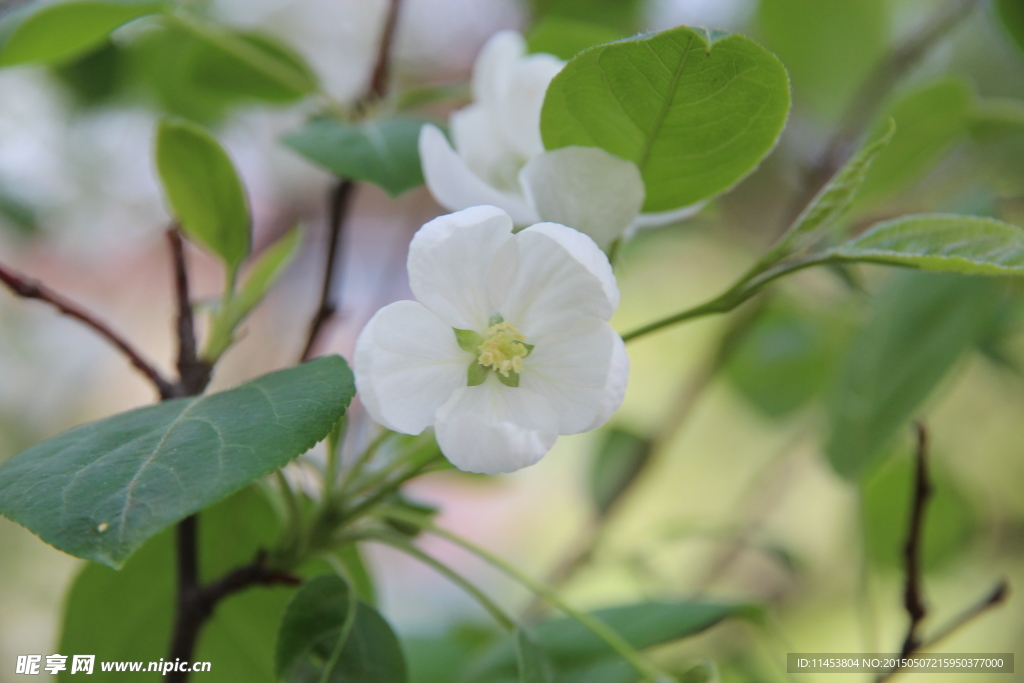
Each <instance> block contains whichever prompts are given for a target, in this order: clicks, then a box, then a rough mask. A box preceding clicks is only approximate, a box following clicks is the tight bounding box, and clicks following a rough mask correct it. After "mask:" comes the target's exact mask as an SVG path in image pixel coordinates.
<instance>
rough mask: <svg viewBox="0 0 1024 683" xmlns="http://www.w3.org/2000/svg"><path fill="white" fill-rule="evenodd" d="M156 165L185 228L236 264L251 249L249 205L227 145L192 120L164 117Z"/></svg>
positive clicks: (232, 266)
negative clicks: (226, 148)
mask: <svg viewBox="0 0 1024 683" xmlns="http://www.w3.org/2000/svg"><path fill="white" fill-rule="evenodd" d="M156 165H157V169H158V170H159V172H160V179H161V180H162V181H163V185H164V191H165V192H166V193H167V198H168V200H169V201H170V204H171V208H172V209H173V212H174V214H175V216H176V217H177V219H178V220H179V221H180V222H181V227H182V229H183V230H184V231H185V234H186V235H188V237H189V239H191V240H193V241H195V242H198V243H199V244H201V245H203V246H204V247H206V248H207V249H209V250H210V251H211V252H213V253H214V254H216V255H217V256H219V257H220V258H221V259H223V260H224V262H225V263H226V264H227V266H228V268H229V269H231V270H237V269H238V267H239V266H240V265H241V263H242V261H244V260H245V258H246V257H247V256H248V255H249V249H250V237H249V224H250V219H249V209H248V207H247V206H246V201H245V191H244V190H243V189H242V183H241V181H240V180H239V178H238V173H237V172H236V171H235V167H234V165H233V164H232V163H231V159H230V158H229V157H228V155H227V153H226V152H225V151H224V149H223V148H222V147H221V146H220V144H219V143H218V142H217V141H216V140H215V139H214V138H213V136H212V135H210V134H209V133H207V132H206V131H205V130H203V129H202V128H201V127H199V126H197V125H195V124H193V123H188V122H186V121H180V120H170V119H163V120H161V121H160V124H159V126H158V127H157V135H156Z"/></svg>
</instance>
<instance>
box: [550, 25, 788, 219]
mask: <svg viewBox="0 0 1024 683" xmlns="http://www.w3.org/2000/svg"><path fill="white" fill-rule="evenodd" d="M788 112H789V79H788V77H787V75H786V70H785V68H784V67H783V66H782V64H781V63H780V62H779V60H777V59H776V58H775V57H774V56H773V55H772V54H771V53H769V52H768V51H766V50H765V49H764V48H762V47H761V46H760V45H758V44H757V43H755V42H754V41H752V40H750V39H749V38H746V37H744V36H741V35H738V34H732V35H725V34H718V33H712V32H708V31H706V30H704V29H691V28H687V27H685V26H680V27H678V28H674V29H671V30H668V31H662V32H661V33H657V34H654V35H653V36H644V37H640V38H637V39H630V40H622V41H618V42H615V43H609V44H607V45H599V46H597V47H594V48H590V49H589V50H585V51H583V52H582V53H580V54H579V55H578V56H577V57H575V58H574V59H573V60H572V61H570V62H569V64H568V65H566V67H565V68H564V69H563V70H562V71H561V72H560V73H559V74H558V75H557V76H555V78H554V80H553V81H552V82H551V85H550V86H548V90H547V95H546V97H545V99H544V108H543V110H542V114H541V133H542V135H543V138H544V146H545V147H546V148H547V149H549V150H553V149H559V148H561V147H568V146H570V145H581V146H584V147H588V146H589V147H595V146H596V147H601V148H603V149H605V150H606V151H608V152H610V153H612V154H614V155H616V156H618V157H621V158H623V159H626V160H627V161H632V162H633V163H635V164H636V165H637V167H638V168H639V169H640V172H641V174H642V176H643V179H644V184H645V186H646V191H647V198H646V201H645V203H644V211H648V212H654V211H667V210H671V209H676V208H679V207H682V206H689V205H691V204H696V203H697V202H700V201H703V200H706V199H708V198H710V197H713V196H714V195H717V194H719V193H721V192H724V191H725V190H727V189H729V188H730V187H732V186H733V185H735V184H736V183H737V182H739V181H740V179H742V178H743V177H744V176H746V175H747V174H748V173H750V172H751V171H752V170H754V168H755V167H756V166H757V165H758V163H760V161H761V160H762V159H763V158H764V157H765V155H767V154H768V152H770V151H771V149H772V148H773V147H774V146H775V142H776V141H777V140H778V137H779V134H780V133H781V132H782V127H783V125H785V122H786V116H787V114H788Z"/></svg>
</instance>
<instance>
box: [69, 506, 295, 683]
mask: <svg viewBox="0 0 1024 683" xmlns="http://www.w3.org/2000/svg"><path fill="white" fill-rule="evenodd" d="M199 529H200V533H199V543H200V545H199V558H200V562H201V566H200V574H201V578H202V580H203V581H211V580H213V579H215V578H219V577H220V576H222V575H223V574H224V573H225V572H227V571H229V570H231V569H234V568H236V567H238V566H241V565H244V564H248V563H249V562H252V560H253V558H254V557H255V555H256V553H257V551H258V550H260V549H261V548H267V547H269V546H270V545H271V544H272V543H273V541H274V540H275V537H276V534H277V531H278V520H277V517H276V515H275V514H274V512H273V510H272V509H271V507H270V505H269V504H268V503H267V501H266V499H265V498H264V497H263V495H262V494H261V493H260V492H259V491H258V490H256V489H255V488H252V487H251V488H248V489H245V490H243V491H241V492H240V493H238V494H236V495H234V496H232V497H230V498H228V499H227V500H225V501H223V502H221V503H218V504H217V505H214V506H212V507H210V508H208V509H206V510H203V511H202V512H201V513H200V515H199ZM174 548H175V540H174V533H173V531H172V530H167V531H165V532H163V533H161V534H159V535H158V536H156V537H155V538H153V539H151V540H150V541H149V542H147V543H146V544H145V545H144V546H143V547H142V548H141V549H140V550H139V552H137V553H136V554H135V555H133V556H132V557H131V559H130V560H128V562H127V563H126V564H125V566H124V568H123V569H122V570H121V571H117V572H115V571H113V570H111V569H109V568H107V567H104V566H102V565H98V564H91V563H90V564H87V565H85V567H83V568H82V571H81V572H80V573H79V574H78V577H77V578H76V579H75V581H74V583H73V584H72V586H71V590H70V592H69V593H68V597H67V600H66V602H65V608H64V624H63V629H62V633H61V639H60V646H59V648H58V651H59V652H63V653H67V654H69V655H70V654H73V653H76V654H95V655H96V659H97V660H98V661H108V662H111V661H130V662H139V661H144V662H151V661H153V662H155V661H158V660H159V659H161V658H163V657H166V656H167V646H168V643H169V642H170V636H171V625H172V624H173V621H174V592H175V569H174V567H175V560H174V552H175V550H174ZM292 592H293V589H291V588H286V587H274V588H264V587H261V588H259V589H256V590H250V591H245V592H243V593H239V594H237V595H234V596H231V597H230V598H228V599H227V600H225V601H223V602H222V603H220V605H218V607H217V610H216V611H215V612H214V614H213V617H212V618H211V619H210V621H209V622H207V624H206V625H205V626H204V627H203V630H202V633H201V635H200V639H199V646H198V649H197V651H196V655H195V659H196V661H209V662H212V668H211V671H210V673H206V674H202V676H204V677H206V678H208V679H209V680H211V681H216V680H245V681H252V682H253V683H276V679H275V678H274V675H273V652H272V644H273V642H274V637H275V634H276V632H277V626H278V623H279V622H280V619H281V615H282V614H283V613H284V608H285V605H286V604H287V602H288V599H289V598H290V597H291V594H292ZM68 664H69V667H68V669H69V670H65V671H63V672H61V674H60V680H61V681H62V682H64V683H68V682H70V683H74V681H75V680H77V679H79V678H80V677H79V676H78V675H77V674H76V675H74V676H72V675H71V673H70V668H71V667H70V660H69V662H68ZM197 677H198V676H197ZM127 679H130V680H132V681H142V682H144V683H145V682H156V681H161V680H165V679H164V677H163V676H162V675H161V674H160V673H157V672H145V671H143V672H141V673H133V674H131V675H130V676H129V675H126V673H125V672H103V671H101V670H100V666H99V664H98V662H97V664H96V666H95V668H94V670H93V676H92V677H90V679H89V680H97V681H100V682H101V683H103V682H105V681H112V682H113V681H124V680H127Z"/></svg>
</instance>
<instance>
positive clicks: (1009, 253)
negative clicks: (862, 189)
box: [826, 214, 1024, 275]
mask: <svg viewBox="0 0 1024 683" xmlns="http://www.w3.org/2000/svg"><path fill="white" fill-rule="evenodd" d="M826 255H827V256H830V257H831V258H833V259H835V260H839V261H869V262H872V263H883V264H888V265H893V266H906V267H910V268H921V269H923V270H935V271H948V272H954V273H964V274H967V275H1024V228H1019V227H1017V226H1016V225H1011V224H1010V223H1004V222H1002V221H997V220H995V219H992V218H978V217H976V216H955V215H950V214H922V215H916V216H903V217H902V218H896V219H894V220H891V221H885V222H883V223H879V224H877V225H875V226H874V227H872V228H871V229H870V230H868V231H867V232H865V233H864V234H862V235H860V236H859V237H856V238H854V239H852V240H850V241H849V242H847V243H846V244H843V245H841V246H839V247H836V248H834V249H832V250H830V251H828V252H826Z"/></svg>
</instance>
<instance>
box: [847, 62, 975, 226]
mask: <svg viewBox="0 0 1024 683" xmlns="http://www.w3.org/2000/svg"><path fill="white" fill-rule="evenodd" d="M973 106H974V94H973V93H972V92H971V88H970V86H969V85H968V84H967V83H965V82H963V81H962V80H960V79H956V78H949V79H945V80H941V81H938V82H935V83H929V84H927V85H924V86H922V87H918V88H915V89H914V90H911V91H910V92H908V93H906V94H904V95H903V96H902V97H900V98H898V99H897V100H896V101H895V102H894V103H893V104H891V105H889V106H888V107H887V108H886V110H885V112H884V113H883V117H884V118H883V119H882V120H883V123H880V124H879V125H878V126H877V127H876V128H878V129H881V128H883V127H885V126H887V125H888V120H889V119H890V118H891V119H892V120H894V121H895V122H896V134H895V135H894V136H892V143H891V144H890V145H889V146H888V147H887V148H886V149H884V150H882V151H881V153H880V154H879V155H878V158H877V159H875V162H874V163H873V164H872V166H871V170H870V171H868V173H867V177H866V178H865V179H864V184H863V185H862V186H861V188H860V191H859V192H858V193H857V203H858V205H862V206H866V205H869V204H870V203H872V202H876V201H879V200H880V199H883V198H886V197H891V196H892V195H894V194H896V193H898V192H899V191H900V190H903V189H904V188H906V187H908V186H910V185H911V184H913V183H914V182H915V181H917V180H919V179H920V178H921V177H922V176H923V175H924V174H925V173H926V172H927V171H928V170H929V169H931V168H932V167H933V166H934V165H935V162H936V161H937V160H938V159H939V158H941V157H942V155H944V154H946V153H947V152H948V151H949V149H950V148H951V147H952V146H953V145H955V144H956V143H957V142H959V141H961V140H963V139H965V138H966V137H967V131H968V128H967V124H968V119H969V117H970V113H971V110H972V108H973Z"/></svg>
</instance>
